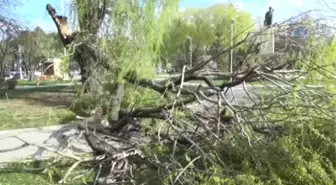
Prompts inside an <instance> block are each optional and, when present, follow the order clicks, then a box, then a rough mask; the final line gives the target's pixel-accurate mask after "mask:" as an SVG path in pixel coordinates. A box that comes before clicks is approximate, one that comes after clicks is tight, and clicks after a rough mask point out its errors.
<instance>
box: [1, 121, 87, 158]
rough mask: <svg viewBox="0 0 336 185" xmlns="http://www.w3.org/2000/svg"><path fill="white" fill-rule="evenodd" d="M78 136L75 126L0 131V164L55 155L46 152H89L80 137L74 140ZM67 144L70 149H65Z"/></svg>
mask: <svg viewBox="0 0 336 185" xmlns="http://www.w3.org/2000/svg"><path fill="white" fill-rule="evenodd" d="M78 134H79V133H78V132H77V125H76V124H68V125H61V126H51V127H42V128H29V129H17V130H7V131H0V164H1V163H6V162H12V161H16V160H25V159H45V158H47V157H50V156H53V155H55V153H54V152H50V151H48V150H53V151H59V152H63V153H67V152H70V153H74V154H82V153H87V152H91V149H90V148H89V146H88V145H87V143H86V141H84V139H83V138H82V137H81V139H78V140H77V139H76V137H77V138H78ZM69 138H70V141H69ZM69 142H71V147H70V148H71V149H69V147H67V145H68V143H69ZM30 144H31V145H30ZM39 146H40V147H39ZM45 148H48V150H46V149H45ZM9 150H10V151H9Z"/></svg>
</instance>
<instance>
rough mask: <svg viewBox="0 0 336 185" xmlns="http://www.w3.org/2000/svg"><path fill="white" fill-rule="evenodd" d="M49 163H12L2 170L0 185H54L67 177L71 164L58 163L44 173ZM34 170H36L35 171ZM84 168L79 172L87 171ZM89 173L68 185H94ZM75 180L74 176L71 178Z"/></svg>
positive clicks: (81, 167) (80, 168) (0, 169)
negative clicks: (66, 173)
mask: <svg viewBox="0 0 336 185" xmlns="http://www.w3.org/2000/svg"><path fill="white" fill-rule="evenodd" d="M47 162H48V161H35V162H29V163H11V164H8V165H6V166H2V167H1V168H0V185H52V184H57V182H58V181H59V180H60V179H61V178H62V177H63V176H64V175H65V172H66V170H67V169H68V168H69V167H70V165H71V164H69V163H66V164H64V163H62V162H61V163H58V164H55V165H53V166H50V167H49V168H48V170H46V171H44V169H45V167H46V165H47V164H46V163H47ZM33 169H34V170H33ZM85 169H86V168H85V167H84V166H81V165H80V166H79V169H78V170H85ZM94 175H95V174H93V173H89V174H88V175H87V176H86V177H80V178H77V179H76V180H73V181H69V180H68V182H67V183H66V185H89V184H93V183H92V181H93V176H94ZM70 177H71V178H73V177H74V176H73V175H72V176H70Z"/></svg>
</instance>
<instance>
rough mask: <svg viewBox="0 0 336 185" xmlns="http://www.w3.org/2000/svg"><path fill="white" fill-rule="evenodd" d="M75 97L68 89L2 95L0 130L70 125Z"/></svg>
mask: <svg viewBox="0 0 336 185" xmlns="http://www.w3.org/2000/svg"><path fill="white" fill-rule="evenodd" d="M73 98H74V94H73V93H72V92H71V89H69V88H66V87H52V88H36V89H20V90H12V91H8V92H7V94H6V93H5V92H0V130H7V129H17V128H32V127H41V126H50V125H57V124H64V123H70V122H71V121H72V120H74V119H75V113H73V112H72V111H70V109H69V107H70V105H71V103H72V101H73Z"/></svg>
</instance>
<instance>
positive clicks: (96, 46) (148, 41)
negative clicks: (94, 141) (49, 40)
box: [47, 0, 178, 122]
mask: <svg viewBox="0 0 336 185" xmlns="http://www.w3.org/2000/svg"><path fill="white" fill-rule="evenodd" d="M73 7H74V8H75V11H76V12H77V19H78V23H79V30H80V31H76V32H72V31H71V30H70V26H69V25H68V19H67V17H64V16H58V15H57V14H56V10H55V9H54V8H52V6H51V5H47V10H48V12H49V14H50V16H51V17H52V19H53V20H54V22H55V24H56V26H57V28H58V32H59V35H60V38H61V40H62V41H63V44H64V45H65V46H66V47H67V48H68V50H70V51H69V53H73V55H72V58H73V59H74V60H75V61H77V62H78V64H79V66H80V70H81V75H82V83H83V84H85V85H86V87H90V86H91V90H97V89H98V88H97V83H99V82H101V81H104V82H106V81H107V82H108V83H109V84H110V86H109V87H111V88H109V89H100V91H101V92H102V91H105V90H107V91H108V92H109V93H110V94H111V95H113V97H114V98H112V100H110V101H108V102H109V103H108V105H106V107H109V108H108V109H109V110H113V111H110V112H111V114H110V120H111V122H115V121H116V120H118V117H119V114H118V110H119V106H120V104H121V102H122V98H123V96H124V91H125V89H124V83H125V82H124V78H125V77H126V76H128V77H129V76H130V74H132V75H131V76H135V75H136V76H137V78H140V77H144V76H143V75H145V76H146V77H152V76H153V75H154V68H153V67H154V65H153V62H155V61H156V57H157V53H158V50H159V48H160V45H161V40H162V35H163V33H164V32H165V30H166V27H167V26H169V22H170V21H171V19H172V18H173V17H174V16H171V15H174V13H175V12H176V11H177V9H178V1H177V0H175V1H168V0H161V1H151V0H148V1H128V0H124V1H109V0H99V1H93V0H90V1H87V0H77V1H75V4H74V6H73ZM158 10H159V11H158ZM92 80H95V83H92ZM90 82H91V84H90ZM88 84H90V85H88ZM93 84H94V85H93ZM98 86H99V87H102V86H101V85H98ZM88 89H90V88H88ZM104 102H106V101H104Z"/></svg>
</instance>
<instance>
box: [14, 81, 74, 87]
mask: <svg viewBox="0 0 336 185" xmlns="http://www.w3.org/2000/svg"><path fill="white" fill-rule="evenodd" d="M36 82H37V81H36V80H32V81H28V80H18V86H36ZM64 83H72V81H71V80H41V81H40V83H39V85H54V84H64Z"/></svg>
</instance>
